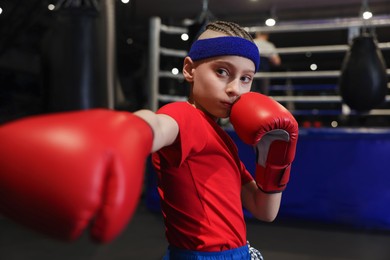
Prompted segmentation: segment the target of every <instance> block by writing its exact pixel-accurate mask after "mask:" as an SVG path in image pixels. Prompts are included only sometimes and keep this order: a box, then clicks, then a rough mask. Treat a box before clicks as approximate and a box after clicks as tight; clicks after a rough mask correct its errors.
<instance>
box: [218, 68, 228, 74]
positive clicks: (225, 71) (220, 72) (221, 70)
mask: <svg viewBox="0 0 390 260" xmlns="http://www.w3.org/2000/svg"><path fill="white" fill-rule="evenodd" d="M217 73H218V74H219V75H222V76H227V75H228V72H227V70H225V69H217Z"/></svg>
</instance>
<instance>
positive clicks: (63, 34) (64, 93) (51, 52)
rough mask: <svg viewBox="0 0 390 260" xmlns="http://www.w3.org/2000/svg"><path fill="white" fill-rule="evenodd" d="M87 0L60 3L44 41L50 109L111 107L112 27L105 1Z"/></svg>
mask: <svg viewBox="0 0 390 260" xmlns="http://www.w3.org/2000/svg"><path fill="white" fill-rule="evenodd" d="M85 2H88V1H86V0H85V1H78V2H74V1H67V2H66V3H67V4H66V3H64V4H63V5H62V6H60V7H59V8H58V9H57V10H56V11H55V13H54V15H53V16H54V17H53V22H52V24H51V26H50V28H49V30H48V32H47V34H46V36H45V38H44V40H43V41H42V78H43V87H44V91H45V98H44V103H45V108H46V110H47V112H60V111H68V110H80V109H90V108H97V107H103V108H107V107H110V98H112V96H113V94H110V93H112V92H113V87H114V81H113V79H114V77H113V73H114V68H113V64H114V62H113V60H114V55H113V53H112V52H110V49H109V48H108V41H107V38H108V35H109V32H110V30H113V29H112V28H111V27H110V26H109V23H108V21H107V17H108V15H107V11H106V10H105V4H106V3H105V1H101V2H100V6H96V5H95V6H94V5H86V4H85ZM75 3H76V4H75ZM110 37H111V36H110ZM110 48H113V46H111V47H110Z"/></svg>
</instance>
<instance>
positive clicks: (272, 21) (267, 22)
mask: <svg viewBox="0 0 390 260" xmlns="http://www.w3.org/2000/svg"><path fill="white" fill-rule="evenodd" d="M275 24H276V20H275V19H274V18H268V19H267V20H265V25H267V26H274V25H275Z"/></svg>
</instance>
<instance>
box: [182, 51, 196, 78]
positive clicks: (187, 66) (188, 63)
mask: <svg viewBox="0 0 390 260" xmlns="http://www.w3.org/2000/svg"><path fill="white" fill-rule="evenodd" d="M193 69H194V62H193V60H192V59H191V58H190V57H188V56H187V57H185V59H184V64H183V76H184V78H185V79H186V80H187V81H188V82H193V81H194V73H193Z"/></svg>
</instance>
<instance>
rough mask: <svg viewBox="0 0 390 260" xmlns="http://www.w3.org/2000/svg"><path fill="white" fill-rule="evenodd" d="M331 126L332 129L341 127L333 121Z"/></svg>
mask: <svg viewBox="0 0 390 260" xmlns="http://www.w3.org/2000/svg"><path fill="white" fill-rule="evenodd" d="M330 125H331V126H332V127H338V126H339V123H337V121H332V123H330Z"/></svg>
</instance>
